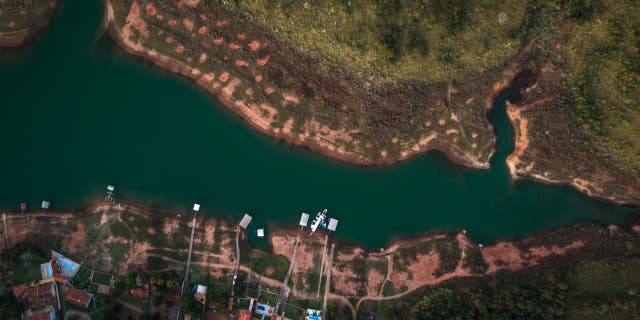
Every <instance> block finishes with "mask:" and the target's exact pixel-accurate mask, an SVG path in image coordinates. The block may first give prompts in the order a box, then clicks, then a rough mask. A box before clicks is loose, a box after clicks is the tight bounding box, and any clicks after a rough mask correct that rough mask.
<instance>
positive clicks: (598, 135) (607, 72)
mask: <svg viewBox="0 0 640 320" xmlns="http://www.w3.org/2000/svg"><path fill="white" fill-rule="evenodd" d="M569 3H571V5H568V8H567V10H568V14H569V15H570V16H576V15H577V17H578V19H577V22H579V23H578V24H577V25H576V26H575V30H574V31H573V37H572V39H571V41H570V42H569V44H568V47H567V55H568V56H567V62H568V80H567V82H568V85H569V87H570V88H572V91H571V98H572V102H573V103H572V104H573V105H574V106H575V110H576V112H577V114H578V121H579V124H580V126H581V127H582V129H583V130H584V131H585V132H587V133H588V134H589V135H591V136H593V137H595V139H596V141H597V142H598V143H599V144H600V145H601V146H603V147H604V148H606V149H607V150H610V151H611V152H612V153H613V156H614V157H615V159H616V160H617V162H619V163H620V164H622V166H623V167H626V168H628V169H632V170H635V172H640V135H639V134H638V133H639V132H640V50H638V48H639V47H640V5H638V4H637V3H635V4H633V3H632V2H631V1H625V0H609V1H569Z"/></svg>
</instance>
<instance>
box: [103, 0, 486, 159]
mask: <svg viewBox="0 0 640 320" xmlns="http://www.w3.org/2000/svg"><path fill="white" fill-rule="evenodd" d="M102 3H103V6H104V8H105V13H104V20H103V23H104V26H105V28H106V31H107V32H108V33H109V35H110V36H111V38H112V39H113V40H114V42H115V43H116V44H117V45H118V46H119V47H120V48H122V49H123V50H124V51H125V52H127V53H129V54H132V55H134V56H137V57H140V58H143V59H145V60H149V61H151V62H153V63H154V64H155V65H156V66H157V67H159V68H160V69H161V70H164V71H169V72H171V73H174V74H178V75H181V76H184V77H186V78H188V79H191V80H193V82H194V83H195V84H197V85H199V86H200V87H201V88H202V89H205V91H207V92H209V93H210V94H211V95H213V96H214V97H215V98H216V100H217V101H218V102H220V103H221V104H223V105H224V106H225V107H226V109H228V110H229V111H232V112H233V113H234V114H236V115H238V116H240V117H241V118H242V119H243V120H244V121H246V122H247V123H249V124H250V125H251V127H253V128H255V129H257V130H258V131H260V132H262V133H263V134H266V135H269V136H271V137H273V138H276V139H277V140H280V141H284V142H287V143H290V144H292V145H294V146H296V147H299V148H302V149H307V150H311V151H313V152H317V153H320V154H322V155H325V156H327V157H329V158H332V159H334V160H337V161H340V162H343V163H348V164H353V165H359V166H389V165H393V164H396V163H398V162H400V161H403V160H407V159H409V158H412V157H414V156H416V155H418V154H422V153H425V152H428V151H431V150H434V151H440V152H441V153H442V154H444V155H445V156H446V157H447V158H448V159H449V160H450V161H451V162H453V163H455V164H458V165H461V166H465V167H470V168H475V169H489V163H488V162H486V163H475V162H473V161H472V160H470V159H468V158H467V157H465V156H464V153H463V152H462V151H461V150H459V149H458V148H457V147H456V146H453V145H450V144H447V145H444V144H432V145H428V146H426V147H421V149H419V150H418V151H414V150H412V149H408V150H406V151H407V152H406V154H405V156H402V155H400V154H398V155H396V156H394V157H388V158H384V159H383V158H375V159H372V158H368V157H366V156H364V155H362V154H360V155H355V154H341V153H338V152H334V151H332V150H329V149H328V148H327V147H325V146H323V145H320V144H318V143H317V142H315V141H311V140H302V139H300V138H299V137H297V136H294V135H290V134H283V133H282V132H274V131H272V130H267V129H265V128H262V127H260V126H259V125H257V124H256V123H255V122H253V120H252V119H251V118H249V117H248V116H247V115H245V114H243V113H242V112H240V111H239V110H238V109H237V107H236V106H235V103H234V102H233V101H231V100H229V99H227V98H226V97H224V96H223V95H222V94H221V90H215V89H213V88H210V87H208V86H207V87H205V86H204V85H202V84H200V83H199V81H198V79H194V77H192V76H191V67H190V66H188V65H186V64H184V63H183V62H180V61H178V60H176V59H174V58H171V57H168V56H165V55H161V54H157V56H155V57H154V56H151V55H149V54H148V53H147V52H146V50H141V51H137V50H134V49H133V48H131V47H129V46H128V45H127V44H126V43H125V41H124V40H123V39H122V33H121V32H120V30H119V27H118V26H117V25H115V24H114V23H115V21H112V20H110V19H109V17H108V12H107V7H108V6H110V4H109V3H108V0H102ZM145 49H146V48H145ZM485 120H486V115H485ZM487 123H489V122H488V121H487ZM494 140H495V139H494ZM493 152H495V146H494V150H493ZM493 152H492V154H493Z"/></svg>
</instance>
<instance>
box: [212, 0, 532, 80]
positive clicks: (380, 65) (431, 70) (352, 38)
mask: <svg viewBox="0 0 640 320" xmlns="http://www.w3.org/2000/svg"><path fill="white" fill-rule="evenodd" d="M224 4H226V5H227V7H228V8H230V9H231V10H233V11H235V12H238V13H240V14H242V15H244V16H245V17H246V18H247V19H251V20H254V21H255V22H256V23H257V24H258V25H260V26H262V27H264V28H266V29H267V30H269V31H271V32H273V33H274V34H277V35H278V36H280V37H282V38H283V39H285V40H286V42H287V43H289V44H291V45H293V46H294V47H297V48H299V49H300V50H302V51H304V52H309V53H311V54H313V55H317V54H319V55H320V56H321V58H322V59H324V60H326V61H327V62H329V63H336V62H337V63H338V64H340V65H341V66H345V67H347V68H349V69H351V70H352V71H353V73H355V74H362V73H364V76H365V77H366V78H368V77H369V76H374V77H376V78H387V77H391V78H393V80H395V81H421V82H425V83H442V82H447V81H449V80H450V79H453V80H458V79H462V78H466V77H468V76H469V75H478V74H481V73H483V72H484V71H486V70H488V69H490V68H495V67H497V66H499V65H500V64H502V63H503V62H504V61H505V60H506V59H507V58H509V57H511V56H512V55H513V54H515V53H516V52H517V50H518V47H519V45H520V43H519V40H518V38H517V35H518V32H519V30H520V25H521V23H522V19H523V17H524V13H525V7H526V3H525V2H523V1H513V0H508V1H500V2H498V1H440V0H429V1H409V0H384V1H372V0H352V1H342V0H331V1H318V0H316V1H313V0H311V1H268V0H251V1H238V2H232V1H226V2H224Z"/></svg>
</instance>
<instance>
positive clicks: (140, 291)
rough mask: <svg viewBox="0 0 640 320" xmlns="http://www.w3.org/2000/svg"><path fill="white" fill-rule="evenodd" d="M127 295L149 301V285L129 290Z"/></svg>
mask: <svg viewBox="0 0 640 320" xmlns="http://www.w3.org/2000/svg"><path fill="white" fill-rule="evenodd" d="M129 293H130V294H131V296H133V297H134V298H136V299H149V285H148V284H145V285H144V287H143V288H135V289H131V290H129Z"/></svg>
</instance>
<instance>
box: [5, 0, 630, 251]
mask: <svg viewBox="0 0 640 320" xmlns="http://www.w3.org/2000/svg"><path fill="white" fill-rule="evenodd" d="M102 15H103V13H102V5H101V4H100V2H99V1H97V0H94V1H86V0H71V1H64V2H63V3H62V4H61V7H60V9H59V11H58V12H57V13H56V15H55V16H54V18H53V20H52V21H51V24H50V26H49V28H48V29H47V30H46V31H45V32H44V34H43V35H42V36H41V37H39V38H38V39H37V40H36V41H34V42H33V43H32V44H30V45H28V46H25V47H22V48H20V49H18V50H11V51H10V52H8V53H7V52H5V53H3V54H2V55H0V88H1V89H0V92H1V93H2V107H1V108H0V150H2V153H1V157H0V208H2V209H4V210H15V209H17V207H18V205H19V203H20V201H23V200H24V201H27V202H28V203H29V206H30V208H31V209H35V208H37V207H39V203H40V201H41V200H44V199H47V200H51V201H52V204H53V207H54V208H56V209H60V210H66V209H73V208H77V207H80V206H82V205H85V204H87V203H89V202H91V201H95V200H96V199H100V198H101V197H103V195H104V191H105V187H106V185H107V184H114V185H115V186H117V190H116V196H117V197H118V198H120V199H125V200H129V201H131V200H135V201H140V202H142V203H145V204H148V205H151V206H154V207H158V208H171V209H179V210H188V209H190V207H191V204H192V203H193V202H199V203H201V204H202V212H203V213H205V214H210V215H215V216H225V217H230V218H232V219H238V218H240V217H241V216H242V214H243V213H244V212H248V213H250V214H252V215H253V216H254V222H253V223H252V227H257V226H259V225H263V226H267V230H273V229H274V228H278V227H293V226H295V225H297V222H298V219H299V215H300V212H301V211H306V212H309V213H312V214H313V213H315V212H316V211H318V210H320V209H322V208H328V209H329V214H330V216H333V217H336V218H338V219H340V224H339V227H338V231H337V234H336V235H335V236H336V237H338V238H340V239H343V240H347V241H355V242H357V243H360V244H362V245H365V246H367V247H370V248H377V247H380V246H384V245H385V244H386V243H387V242H388V241H389V240H390V239H392V238H395V237H400V236H410V235H415V234H418V233H423V232H429V231H440V230H458V229H462V228H464V229H467V230H468V231H469V234H470V235H471V236H472V237H473V238H475V239H477V240H479V241H481V242H491V241H495V240H498V239H504V238H513V237H522V236H525V235H527V234H531V233H538V232H543V231H546V230H549V229H551V228H555V227H560V226H563V225H567V224H570V223H573V222H576V221H581V220H597V221H601V222H605V223H616V222H621V221H622V220H624V219H625V218H626V217H628V216H629V215H630V214H634V213H637V212H639V211H640V209H638V208H632V207H619V206H614V205H610V204H607V203H603V202H600V201H597V200H594V199H590V198H588V197H586V196H584V195H582V194H580V193H579V192H577V191H575V190H573V189H571V188H569V187H563V186H548V185H543V184H539V183H535V182H531V181H517V182H513V181H511V180H510V178H509V175H508V171H507V168H506V165H505V163H504V161H505V158H506V156H507V155H508V154H509V152H511V150H512V149H513V133H512V128H511V126H510V124H509V122H508V120H507V118H506V116H505V112H504V98H505V97H504V96H501V97H500V98H499V99H497V101H496V104H495V106H494V110H493V111H492V112H491V113H490V115H489V117H490V119H491V121H492V122H493V123H494V125H495V130H496V134H497V136H498V149H497V153H496V155H495V156H494V158H493V159H492V162H491V164H492V167H491V169H490V170H474V169H468V168H463V167H460V166H457V165H454V164H452V163H451V162H449V161H448V160H447V159H446V158H445V157H444V156H443V155H441V154H439V153H436V152H430V153H427V154H423V155H420V156H416V157H414V158H412V159H410V160H408V161H404V162H402V163H400V164H397V165H394V166H390V167H357V166H352V165H347V164H343V163H338V162H336V161H333V160H330V159H327V158H325V157H322V156H320V155H319V154H315V153H312V152H309V151H306V150H302V149H300V148H296V147H293V146H290V145H288V144H286V143H283V142H278V141H275V140H273V139H271V138H270V137H267V136H264V135H262V134H260V133H258V132H257V131H256V130H254V129H252V128H250V127H249V126H248V125H247V124H245V123H243V121H242V120H241V119H239V118H238V117H237V116H235V115H233V114H232V113H231V112H229V111H228V110H226V109H225V108H224V107H223V106H221V105H220V104H219V103H217V102H216V101H215V99H214V98H213V97H211V96H210V95H208V94H207V93H205V92H204V91H202V90H200V89H198V88H196V86H194V85H193V84H191V83H190V81H188V80H187V79H184V78H181V77H178V76H175V75H171V74H169V73H166V72H163V71H161V70H158V69H157V68H155V67H153V66H151V65H150V63H148V62H145V61H142V60H140V59H138V58H135V57H132V56H129V55H127V54H125V53H123V52H122V51H121V50H120V49H119V48H117V47H116V46H115V45H114V44H113V43H112V42H111V40H110V39H109V38H108V36H107V35H106V34H104V32H103V30H102V28H101V20H102ZM256 241H258V240H256ZM261 241H265V240H261Z"/></svg>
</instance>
